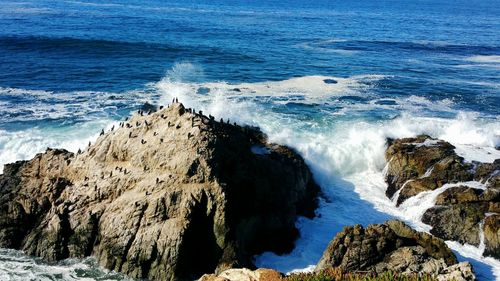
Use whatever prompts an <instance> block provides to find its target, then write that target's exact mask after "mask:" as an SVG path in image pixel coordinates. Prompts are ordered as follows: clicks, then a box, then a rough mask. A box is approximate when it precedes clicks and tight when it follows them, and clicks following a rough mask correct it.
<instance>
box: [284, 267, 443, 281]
mask: <svg viewBox="0 0 500 281" xmlns="http://www.w3.org/2000/svg"><path fill="white" fill-rule="evenodd" d="M283 280H284V281H436V280H437V279H436V278H434V277H433V276H430V275H402V274H398V273H395V272H385V273H383V274H372V273H363V272H356V273H353V272H350V273H346V272H342V271H341V270H339V269H328V270H323V271H321V272H317V273H298V274H291V275H288V276H286V277H284V278H283Z"/></svg>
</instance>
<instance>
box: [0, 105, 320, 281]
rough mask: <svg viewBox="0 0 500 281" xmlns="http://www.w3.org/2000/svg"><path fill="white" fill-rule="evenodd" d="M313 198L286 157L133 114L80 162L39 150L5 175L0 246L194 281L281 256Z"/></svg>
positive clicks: (215, 127)
mask: <svg viewBox="0 0 500 281" xmlns="http://www.w3.org/2000/svg"><path fill="white" fill-rule="evenodd" d="M143 115H144V116H143ZM318 191H319V188H318V186H317V185H316V184H315V183H314V181H313V179H312V176H311V173H310V171H309V169H308V168H307V166H306V165H305V163H304V161H303V159H302V158H301V157H300V156H298V155H297V154H296V153H295V152H294V151H292V150H291V149H289V148H287V147H283V146H279V145H274V144H269V143H267V142H266V139H265V136H264V135H263V134H262V133H260V131H258V130H256V129H252V128H246V127H240V126H233V125H229V124H226V123H220V122H216V121H214V120H213V118H208V117H206V116H203V115H202V114H196V113H194V112H193V111H192V110H190V109H186V108H184V106H183V105H182V104H179V103H174V104H173V105H171V106H169V107H167V108H163V109H160V110H159V111H156V112H153V113H151V114H142V113H141V114H135V115H134V116H133V117H132V118H131V119H130V120H127V121H125V122H123V123H121V124H120V126H118V127H117V128H116V129H114V130H112V131H111V132H108V133H105V134H104V133H103V135H102V136H100V137H99V138H98V139H97V141H96V143H95V144H93V145H90V144H89V147H88V149H86V150H85V151H83V152H81V153H77V154H73V153H70V152H67V151H64V150H55V149H48V150H47V151H46V152H45V153H40V154H38V155H36V156H35V158H33V159H32V160H30V161H20V162H16V163H13V164H9V165H6V166H5V169H4V174H3V175H0V247H8V248H16V249H22V250H24V251H25V252H26V253H28V254H30V255H36V256H40V257H42V258H44V259H45V260H47V261H55V260H60V259H64V258H69V257H84V256H89V255H93V256H95V257H96V258H97V260H98V261H99V263H100V264H101V265H102V266H104V267H106V268H109V269H112V270H116V271H119V272H123V273H126V274H127V275H129V276H131V277H138V278H148V279H153V280H183V279H190V280H192V279H194V278H198V277H199V276H201V275H202V274H203V273H212V272H221V271H223V270H225V269H228V268H231V267H236V266H238V267H252V266H253V264H252V260H251V257H252V256H253V255H254V254H258V253H260V252H262V251H276V252H285V251H288V250H291V248H292V247H293V241H294V239H295V238H296V236H297V233H298V231H297V229H296V228H295V226H294V223H295V220H296V216H297V215H306V216H313V214H314V209H315V207H316V195H317V193H318Z"/></svg>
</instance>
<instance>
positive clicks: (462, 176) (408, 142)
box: [385, 135, 474, 205]
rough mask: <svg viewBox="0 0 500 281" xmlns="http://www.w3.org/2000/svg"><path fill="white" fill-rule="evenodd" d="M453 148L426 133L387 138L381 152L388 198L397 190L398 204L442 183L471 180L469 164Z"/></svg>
mask: <svg viewBox="0 0 500 281" xmlns="http://www.w3.org/2000/svg"><path fill="white" fill-rule="evenodd" d="M454 149H455V147H454V146H453V145H451V144H450V143H448V142H445V141H442V140H437V139H433V138H431V137H429V136H426V135H421V136H418V137H416V138H403V139H397V140H390V141H389V147H388V148H387V150H386V153H385V158H386V160H387V172H386V181H387V184H388V188H387V190H386V195H387V196H388V197H389V198H392V197H393V196H394V195H395V194H396V192H397V191H399V197H398V198H397V204H398V205H399V204H401V203H402V202H403V201H405V200H406V199H408V198H409V197H412V196H415V195H417V194H418V193H420V192H423V191H428V190H434V189H436V188H439V187H441V186H442V185H443V184H445V183H452V182H460V181H469V180H472V179H473V178H474V175H473V173H471V172H470V170H471V169H472V164H468V163H464V161H463V158H462V157H459V156H458V155H456V153H455V151H454Z"/></svg>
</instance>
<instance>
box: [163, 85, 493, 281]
mask: <svg viewBox="0 0 500 281" xmlns="http://www.w3.org/2000/svg"><path fill="white" fill-rule="evenodd" d="M324 79H335V80H337V81H339V83H337V84H325V83H324ZM346 79H347V80H349V82H348V83H342V80H341V79H339V78H336V77H324V76H308V77H301V78H292V79H290V80H285V81H277V82H263V83H246V84H239V85H230V84H227V83H222V82H221V83H204V84H203V83H200V84H187V83H178V82H174V81H172V80H171V79H168V78H166V79H164V80H162V81H161V82H159V83H157V84H156V85H154V87H156V88H157V89H158V91H159V92H160V93H163V98H162V100H163V101H170V100H171V99H172V98H173V97H178V98H179V100H180V101H181V102H184V103H185V104H186V105H187V106H188V107H195V108H196V109H197V110H203V111H204V112H205V113H206V114H208V113H209V114H212V115H214V116H215V117H216V119H218V118H221V117H222V118H224V119H225V120H226V119H227V118H229V119H231V121H237V122H239V123H243V124H250V125H258V126H259V127H261V129H262V130H263V131H264V132H265V133H267V134H268V136H269V139H270V141H272V142H277V143H283V144H286V145H289V146H292V147H294V148H295V149H297V151H299V153H300V154H301V155H302V156H303V157H304V159H305V160H306V162H307V163H308V165H309V166H310V167H311V169H312V171H313V174H314V177H315V179H316V181H317V182H318V183H319V184H320V186H321V187H322V190H323V191H324V193H325V196H326V200H323V201H322V202H321V204H320V208H319V209H318V211H317V213H318V217H317V218H315V219H313V220H309V219H306V218H300V219H299V220H298V222H297V226H298V228H299V229H300V232H301V238H300V239H299V240H298V241H297V242H296V247H295V249H294V250H293V251H292V252H291V253H290V254H287V255H284V256H278V255H276V254H273V253H264V254H262V255H260V256H257V257H256V265H257V266H260V267H271V268H275V269H278V270H280V271H283V272H292V271H296V270H310V269H311V267H312V266H313V265H314V264H316V263H317V261H318V260H319V258H320V257H321V254H322V252H323V250H324V249H325V248H326V246H327V244H328V242H329V241H330V240H331V239H332V238H333V236H334V235H335V234H336V233H337V232H338V231H340V230H341V229H342V227H343V226H346V225H352V224H355V223H360V224H363V225H366V224H368V223H376V222H383V221H384V220H386V219H388V218H390V217H396V218H400V219H402V220H405V221H406V222H407V223H409V224H410V225H412V226H413V227H414V228H416V229H418V230H421V231H428V230H429V226H427V225H425V224H423V223H422V222H421V221H420V219H421V217H422V214H423V213H424V212H425V210H426V209H427V208H429V207H432V206H433V205H434V202H435V199H436V197H437V195H439V193H440V192H442V191H444V190H446V189H447V188H450V187H452V186H454V185H445V186H443V187H442V188H440V189H438V190H435V191H431V192H427V193H422V194H420V195H419V196H416V197H414V198H410V199H408V200H407V201H406V202H404V203H403V204H402V205H401V206H400V207H396V206H395V204H394V203H393V202H392V201H391V200H390V199H389V198H387V197H386V195H385V191H386V189H387V184H386V183H385V181H384V175H383V169H384V166H385V164H386V161H385V158H384V152H385V148H386V139H387V138H402V137H413V136H416V135H419V134H429V135H431V136H433V137H435V138H439V139H443V140H445V141H448V142H450V143H452V144H453V145H455V146H456V147H457V149H456V151H457V153H458V154H459V155H461V156H463V157H464V158H466V160H467V161H483V162H492V161H493V160H494V159H497V158H500V151H498V150H495V147H496V146H498V145H499V144H500V137H499V136H500V122H498V120H491V119H482V118H480V116H479V115H478V114H475V113H470V112H459V111H457V110H455V109H453V103H452V101H450V100H443V101H440V102H439V101H438V102H436V101H430V100H427V99H425V98H423V97H417V96H413V97H412V98H409V99H406V100H403V99H401V100H397V102H396V104H395V105H378V104H373V103H369V104H368V106H370V105H371V106H373V107H375V108H376V107H377V106H389V107H390V106H394V107H396V109H398V110H400V111H401V112H403V113H402V115H400V116H399V117H397V118H395V119H392V120H386V121H380V122H370V123H368V122H364V121H362V120H352V121H342V122H335V117H334V115H328V113H325V117H324V118H319V119H308V118H303V116H301V115H292V114H287V113H280V112H277V111H273V110H272V106H269V107H266V106H261V105H260V103H266V104H270V105H272V104H280V103H285V104H286V103H287V102H295V101H299V103H303V104H314V103H318V102H324V101H325V100H328V99H331V98H332V97H339V96H344V95H351V96H361V97H366V96H370V93H369V89H370V85H368V86H366V85H364V84H363V82H362V81H360V80H358V78H357V77H351V78H346ZM377 79H383V78H381V77H378V78H377ZM365 86H366V87H365ZM200 87H205V88H208V89H210V91H209V92H208V93H206V91H205V93H203V94H201V93H198V94H197V93H196V90H197V89H198V88H200ZM235 88H237V89H238V90H234V89H235ZM413 104H420V105H421V108H426V107H434V108H435V109H436V110H444V111H446V112H452V113H455V114H456V118H437V117H421V116H419V115H418V114H417V113H418V112H417V111H416V110H415V109H413V110H412V109H411V108H412V107H413V106H412V105H413ZM436 104H437V105H436ZM349 106H352V107H349ZM358 106H360V105H359V104H356V103H354V104H352V105H344V109H345V111H346V114H348V113H349V112H350V111H349V110H350V109H354V110H357V109H358V108H357V107H358ZM362 106H366V105H362ZM405 106H406V107H405ZM406 108H408V110H406ZM429 144H431V143H429ZM471 147H474V150H473V151H471ZM462 184H465V185H469V186H472V187H475V188H480V186H479V185H477V183H471V182H469V183H462ZM453 249H455V250H456V251H457V252H458V253H460V254H461V255H462V256H460V259H461V260H464V259H466V260H470V261H472V262H473V263H475V264H476V265H478V266H479V268H480V269H479V270H480V274H479V276H490V278H491V272H488V271H491V270H492V269H491V268H492V267H493V269H494V270H493V271H494V272H495V274H496V272H498V271H499V270H500V266H498V264H496V263H492V262H490V260H491V259H490V258H482V257H481V255H480V254H478V255H470V254H468V252H467V251H465V252H463V248H460V247H454V248H453ZM476 251H477V249H476ZM462 252H463V253H462ZM496 276H497V277H500V275H496ZM483 280H487V279H483Z"/></svg>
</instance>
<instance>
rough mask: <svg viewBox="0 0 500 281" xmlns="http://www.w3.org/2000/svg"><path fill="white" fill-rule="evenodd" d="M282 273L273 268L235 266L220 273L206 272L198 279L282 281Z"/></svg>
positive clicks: (201, 280) (210, 280)
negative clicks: (253, 268)
mask: <svg viewBox="0 0 500 281" xmlns="http://www.w3.org/2000/svg"><path fill="white" fill-rule="evenodd" d="M280 280H282V274H281V273H279V272H278V271H275V270H272V269H265V268H259V269H256V270H254V271H252V270H249V269H247V268H233V269H228V270H225V271H223V272H221V273H219V274H205V275H203V276H202V277H201V278H200V279H199V280H198V281H280Z"/></svg>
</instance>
